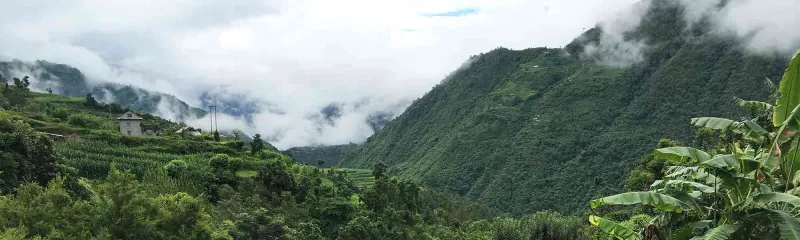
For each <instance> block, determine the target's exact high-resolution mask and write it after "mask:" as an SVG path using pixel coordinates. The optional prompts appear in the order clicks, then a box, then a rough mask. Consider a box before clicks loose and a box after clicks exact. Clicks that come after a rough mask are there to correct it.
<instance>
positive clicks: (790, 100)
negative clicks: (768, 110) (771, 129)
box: [772, 52, 800, 127]
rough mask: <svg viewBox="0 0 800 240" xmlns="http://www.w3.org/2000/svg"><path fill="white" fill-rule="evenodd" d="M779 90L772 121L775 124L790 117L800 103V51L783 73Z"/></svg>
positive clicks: (781, 122)
mask: <svg viewBox="0 0 800 240" xmlns="http://www.w3.org/2000/svg"><path fill="white" fill-rule="evenodd" d="M778 91H779V93H780V97H779V98H778V102H777V103H776V104H775V111H773V115H772V122H773V124H774V125H775V126H780V125H781V124H783V123H784V122H786V121H787V120H788V119H790V118H791V117H790V116H789V115H791V114H792V112H793V111H795V110H794V109H795V107H796V106H798V105H800V52H798V53H797V55H795V56H794V58H792V61H791V62H789V68H787V69H786V72H785V73H784V74H783V79H781V85H780V88H779V90H778ZM792 124H794V123H792ZM795 127H797V126H795Z"/></svg>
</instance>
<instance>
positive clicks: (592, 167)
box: [341, 0, 787, 213]
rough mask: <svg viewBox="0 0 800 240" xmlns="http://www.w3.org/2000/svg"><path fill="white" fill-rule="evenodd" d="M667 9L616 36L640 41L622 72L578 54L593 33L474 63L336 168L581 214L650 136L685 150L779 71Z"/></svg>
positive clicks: (617, 184)
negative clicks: (699, 124)
mask: <svg viewBox="0 0 800 240" xmlns="http://www.w3.org/2000/svg"><path fill="white" fill-rule="evenodd" d="M674 2H676V1H660V0H657V1H654V2H653V4H651V6H650V8H649V10H648V12H647V14H646V15H645V17H644V18H643V20H642V22H641V24H640V25H639V27H637V28H636V29H634V30H632V31H631V32H628V33H626V38H629V39H638V40H641V41H643V42H645V43H646V44H647V48H645V49H644V60H643V61H641V62H638V63H636V64H633V65H632V66H627V67H608V66H604V65H602V64H600V62H599V61H595V60H593V58H590V57H589V58H587V57H586V56H585V54H583V49H585V48H586V47H587V46H591V45H595V44H597V43H598V41H599V38H600V36H601V33H602V31H603V30H602V29H600V28H596V29H592V30H590V31H588V32H587V33H586V34H584V35H583V36H581V37H579V38H577V40H575V41H574V42H573V43H571V44H570V45H568V46H567V47H565V48H564V49H550V48H533V49H526V50H520V51H513V50H508V49H503V48H499V49H495V50H493V51H491V52H488V53H484V54H480V55H478V56H474V57H472V58H471V60H470V61H469V63H470V64H469V66H468V67H464V68H463V69H461V70H459V71H457V72H454V73H453V74H451V76H449V77H448V78H447V79H445V80H444V81H443V82H442V83H441V84H439V85H438V86H436V87H435V88H433V89H432V90H431V91H430V92H428V93H427V94H426V95H425V96H424V97H422V98H420V99H418V100H416V101H415V102H414V103H413V104H412V105H411V106H410V107H408V109H407V110H406V112H404V113H403V114H402V115H401V116H399V117H397V118H396V119H395V120H393V121H391V122H390V123H389V124H388V125H387V126H386V127H385V128H384V129H383V130H381V131H378V132H377V133H376V134H375V135H373V136H372V137H371V138H370V139H369V140H368V141H367V142H366V143H364V144H363V145H362V146H361V147H359V148H358V149H356V150H354V151H352V152H350V154H348V155H346V156H345V157H344V159H343V161H342V163H341V166H345V167H356V168H359V167H360V168H363V167H369V166H372V165H373V164H375V163H376V162H379V161H382V162H384V163H386V164H387V165H388V166H389V172H390V173H392V174H397V175H400V176H403V177H408V178H413V179H417V180H419V181H420V182H421V183H423V184H424V185H427V186H430V187H433V188H440V189H446V190H450V191H453V192H456V193H458V194H460V195H463V196H468V197H471V198H473V199H478V200H480V201H482V202H485V203H488V204H489V205H490V206H491V207H496V208H499V209H501V210H505V211H510V212H514V213H527V212H533V211H537V210H543V209H554V210H558V211H561V212H572V213H575V212H582V211H584V210H586V208H587V205H586V202H588V201H589V200H590V199H592V198H593V197H598V196H601V195H607V194H610V193H613V192H616V191H619V190H621V189H622V187H623V179H624V176H625V174H626V172H627V171H628V169H629V165H630V164H631V163H632V162H634V161H636V160H637V159H639V158H641V156H642V155H643V154H644V153H645V152H648V151H650V150H651V149H652V147H653V146H655V145H656V142H657V141H658V140H659V139H660V138H663V137H668V138H672V139H677V140H680V141H682V142H687V143H692V137H693V132H694V130H693V129H692V128H691V126H690V125H689V124H687V122H686V121H687V119H689V118H692V117H697V116H719V117H728V118H732V119H738V118H740V117H742V116H743V114H744V112H743V111H742V110H740V108H738V107H737V106H736V105H735V103H734V102H733V101H732V99H733V97H734V96H737V97H740V98H744V99H752V100H765V99H766V98H767V96H768V92H769V88H768V87H765V86H764V85H765V84H764V81H765V78H767V77H769V78H771V79H773V80H778V79H780V77H779V76H780V75H781V73H782V71H783V69H784V68H785V67H786V63H787V60H786V59H784V58H781V57H777V56H770V55H756V54H750V53H748V52H747V51H746V50H745V46H744V45H743V44H742V43H741V42H739V41H737V40H736V39H733V38H729V37H726V36H724V35H717V34H713V33H711V32H710V31H708V29H707V25H706V24H704V23H703V22H702V21H701V22H700V23H697V24H693V25H689V24H688V23H687V22H685V21H684V20H683V18H682V13H683V11H684V10H685V9H684V8H683V7H682V6H680V5H678V4H675V3H674Z"/></svg>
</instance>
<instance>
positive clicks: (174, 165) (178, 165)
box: [164, 159, 189, 178]
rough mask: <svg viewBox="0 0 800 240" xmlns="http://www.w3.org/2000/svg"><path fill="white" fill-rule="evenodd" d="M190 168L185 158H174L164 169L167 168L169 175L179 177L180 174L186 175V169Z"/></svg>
mask: <svg viewBox="0 0 800 240" xmlns="http://www.w3.org/2000/svg"><path fill="white" fill-rule="evenodd" d="M188 169H189V165H188V164H186V162H184V161H183V160H178V159H176V160H172V161H169V163H167V165H165V166H164V170H167V175H169V176H170V177H172V178H179V177H180V176H183V175H185V173H186V171H187V170H188Z"/></svg>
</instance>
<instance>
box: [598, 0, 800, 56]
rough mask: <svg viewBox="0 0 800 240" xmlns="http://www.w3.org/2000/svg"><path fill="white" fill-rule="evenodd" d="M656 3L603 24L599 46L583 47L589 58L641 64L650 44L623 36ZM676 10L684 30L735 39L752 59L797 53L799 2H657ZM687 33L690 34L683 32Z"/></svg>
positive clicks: (634, 6) (642, 5)
mask: <svg viewBox="0 0 800 240" xmlns="http://www.w3.org/2000/svg"><path fill="white" fill-rule="evenodd" d="M654 1H655V0H645V1H641V2H639V3H636V4H632V5H630V7H628V8H625V9H623V10H620V11H619V12H617V13H615V14H614V15H613V16H611V17H609V18H607V19H606V20H603V21H601V22H600V23H599V24H598V26H599V27H600V28H601V29H602V30H603V33H602V34H601V35H600V40H599V42H598V43H597V44H594V45H590V46H587V47H586V48H585V51H584V54H585V56H586V57H588V58H592V59H595V60H597V62H599V63H601V64H603V65H607V66H612V67H622V68H624V67H628V66H631V65H633V64H636V63H639V62H641V61H643V60H644V56H643V54H644V52H645V50H646V49H647V48H648V47H649V46H648V44H647V41H648V39H642V38H630V37H627V35H626V34H627V33H629V32H631V31H633V30H635V29H636V28H637V27H639V25H640V24H641V22H642V19H643V17H644V16H645V14H646V13H647V11H648V9H649V8H650V7H651V5H652V4H653V2H654ZM658 1H661V2H665V3H667V4H676V6H677V5H678V4H679V6H682V7H683V9H682V10H683V11H682V12H681V14H682V16H680V17H682V18H683V20H685V22H686V24H687V26H690V27H691V26H694V25H695V24H698V23H700V22H701V21H707V22H706V23H707V24H709V26H710V28H711V32H712V34H718V35H721V36H733V37H736V38H738V39H739V40H741V41H742V42H743V43H744V44H745V45H746V47H747V49H748V50H749V51H752V52H753V53H756V54H775V53H777V54H782V55H786V56H790V55H791V54H793V53H794V52H795V51H796V50H797V48H799V47H800V28H798V26H800V15H798V14H796V12H797V9H800V1H795V0H770V1H756V0H658ZM687 29H688V28H687Z"/></svg>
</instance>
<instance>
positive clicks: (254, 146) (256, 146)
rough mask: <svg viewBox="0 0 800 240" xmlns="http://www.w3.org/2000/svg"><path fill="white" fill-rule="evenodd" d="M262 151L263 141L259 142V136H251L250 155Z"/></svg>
mask: <svg viewBox="0 0 800 240" xmlns="http://www.w3.org/2000/svg"><path fill="white" fill-rule="evenodd" d="M261 149H264V140H261V134H256V135H255V136H253V141H252V142H250V153H252V154H256V153H258V152H260V151H261Z"/></svg>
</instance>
